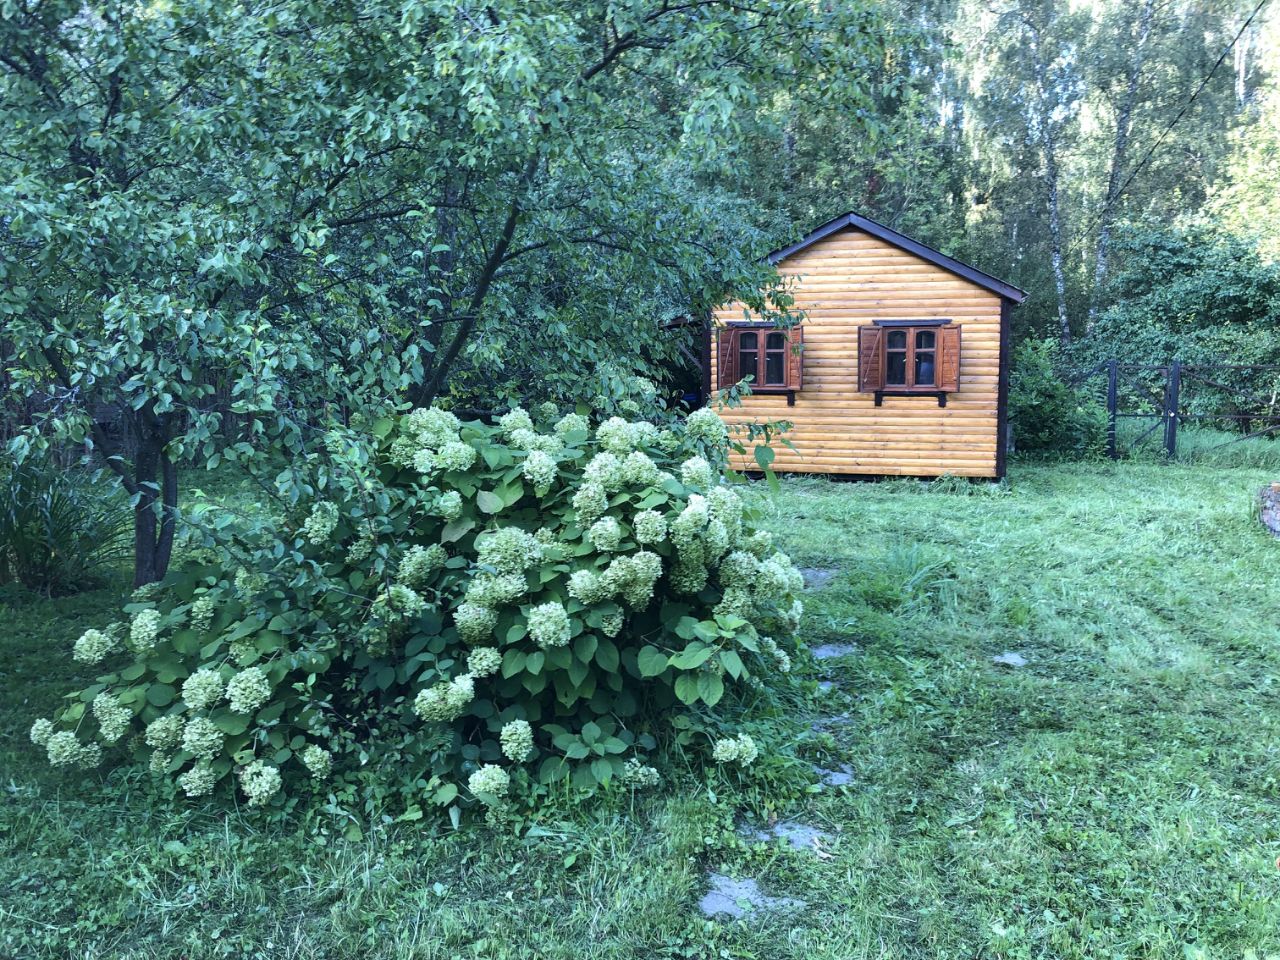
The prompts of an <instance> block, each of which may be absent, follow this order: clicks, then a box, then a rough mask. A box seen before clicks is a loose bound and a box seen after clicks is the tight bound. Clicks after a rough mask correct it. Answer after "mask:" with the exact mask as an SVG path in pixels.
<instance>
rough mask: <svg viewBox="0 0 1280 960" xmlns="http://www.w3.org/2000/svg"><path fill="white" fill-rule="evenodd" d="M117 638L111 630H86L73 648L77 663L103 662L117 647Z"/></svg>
mask: <svg viewBox="0 0 1280 960" xmlns="http://www.w3.org/2000/svg"><path fill="white" fill-rule="evenodd" d="M115 646H116V640H115V637H113V636H112V635H111V633H110V632H109V631H103V630H93V629H89V630H86V631H85V632H84V633H82V634H81V635H80V639H78V640H77V641H76V643H75V646H74V647H73V648H72V650H71V659H73V660H75V661H76V662H77V663H101V662H102V661H103V660H105V659H106V657H107V655H108V654H109V653H111V651H112V650H114V649H115Z"/></svg>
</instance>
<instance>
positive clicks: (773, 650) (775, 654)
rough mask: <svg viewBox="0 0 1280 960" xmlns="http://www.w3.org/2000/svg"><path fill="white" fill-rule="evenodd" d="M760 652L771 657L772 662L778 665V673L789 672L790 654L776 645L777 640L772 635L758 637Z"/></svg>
mask: <svg viewBox="0 0 1280 960" xmlns="http://www.w3.org/2000/svg"><path fill="white" fill-rule="evenodd" d="M760 652H761V653H763V654H764V655H765V656H767V657H772V658H773V662H774V663H775V664H777V666H778V672H779V673H790V672H791V656H790V654H788V653H787V651H785V650H783V649H782V648H781V647H780V646H778V641H776V640H774V639H773V637H761V638H760Z"/></svg>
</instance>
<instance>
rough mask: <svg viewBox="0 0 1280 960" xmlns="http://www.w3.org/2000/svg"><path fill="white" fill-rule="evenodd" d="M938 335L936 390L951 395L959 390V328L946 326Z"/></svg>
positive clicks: (952, 325) (951, 325) (950, 325)
mask: <svg viewBox="0 0 1280 960" xmlns="http://www.w3.org/2000/svg"><path fill="white" fill-rule="evenodd" d="M938 333H939V334H940V335H941V336H939V338H938V389H939V390H942V391H945V392H947V393H953V392H955V391H956V390H959V389H960V328H959V327H958V326H956V325H954V324H948V325H947V326H945V327H941V328H940V329H939V330H938Z"/></svg>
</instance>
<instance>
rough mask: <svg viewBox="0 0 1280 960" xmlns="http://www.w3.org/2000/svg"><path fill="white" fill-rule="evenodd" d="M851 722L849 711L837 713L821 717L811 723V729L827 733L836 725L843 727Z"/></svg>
mask: <svg viewBox="0 0 1280 960" xmlns="http://www.w3.org/2000/svg"><path fill="white" fill-rule="evenodd" d="M848 722H849V714H848V713H836V714H832V715H831V716H829V717H819V718H818V719H817V720H815V721H813V723H811V724H809V729H810V730H812V731H813V732H814V733H827V732H828V731H830V730H834V729H835V728H836V727H842V726H844V725H845V724H846V723H848Z"/></svg>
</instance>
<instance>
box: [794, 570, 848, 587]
mask: <svg viewBox="0 0 1280 960" xmlns="http://www.w3.org/2000/svg"><path fill="white" fill-rule="evenodd" d="M800 575H801V576H802V577H804V588H805V589H806V590H821V589H822V588H823V587H825V586H826V585H827V584H828V583H830V582H831V581H832V580H834V579H835V578H836V577H837V576H839V575H840V569H839V568H838V567H801V568H800Z"/></svg>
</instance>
